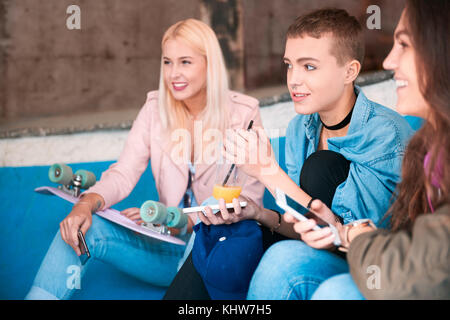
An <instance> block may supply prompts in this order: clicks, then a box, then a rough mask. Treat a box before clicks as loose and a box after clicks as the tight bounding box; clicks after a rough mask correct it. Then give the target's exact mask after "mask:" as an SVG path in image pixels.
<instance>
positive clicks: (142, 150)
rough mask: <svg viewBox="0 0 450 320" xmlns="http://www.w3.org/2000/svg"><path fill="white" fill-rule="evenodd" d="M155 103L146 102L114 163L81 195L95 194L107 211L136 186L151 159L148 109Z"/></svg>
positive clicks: (149, 110)
mask: <svg viewBox="0 0 450 320" xmlns="http://www.w3.org/2000/svg"><path fill="white" fill-rule="evenodd" d="M152 104H154V100H147V102H146V103H145V104H144V106H143V107H142V109H141V110H140V111H139V114H138V116H137V118H136V120H135V121H134V122H133V126H132V127H131V130H130V132H129V134H128V137H127V140H126V143H125V146H124V148H123V150H122V153H121V154H120V157H119V159H118V161H117V162H115V163H113V164H112V165H111V166H110V167H109V168H108V170H106V171H105V172H103V173H102V176H101V178H100V180H99V181H98V182H97V183H96V184H95V185H94V186H92V187H91V188H89V189H88V190H87V191H85V192H84V193H83V194H86V193H97V194H100V195H101V196H102V197H103V199H104V200H105V206H104V207H103V208H109V207H111V206H112V205H114V204H116V203H118V202H119V201H121V200H123V199H125V198H126V197H127V196H128V195H129V194H130V193H131V191H132V190H133V188H134V187H135V186H136V184H137V182H138V180H139V178H140V177H141V175H142V173H143V172H144V171H145V169H146V168H147V166H148V163H149V160H150V134H151V133H150V126H151V108H152Z"/></svg>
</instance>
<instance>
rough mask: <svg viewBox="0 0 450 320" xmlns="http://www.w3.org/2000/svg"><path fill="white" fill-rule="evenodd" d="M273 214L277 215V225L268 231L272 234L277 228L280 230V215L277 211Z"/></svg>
mask: <svg viewBox="0 0 450 320" xmlns="http://www.w3.org/2000/svg"><path fill="white" fill-rule="evenodd" d="M274 212H275V213H276V214H277V215H278V225H277V226H276V227H273V228H270V231H271V232H272V234H273V232H274V231H276V230H278V228H280V226H281V214H280V213H279V212H277V211H274Z"/></svg>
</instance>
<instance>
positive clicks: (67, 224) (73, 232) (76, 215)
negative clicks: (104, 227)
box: [59, 202, 92, 256]
mask: <svg viewBox="0 0 450 320" xmlns="http://www.w3.org/2000/svg"><path fill="white" fill-rule="evenodd" d="M91 224H92V213H91V209H90V206H89V204H88V203H84V202H83V203H79V204H75V206H74V207H73V208H72V211H71V212H70V213H69V215H68V216H67V217H66V218H65V219H64V220H63V221H61V223H60V224H59V228H60V231H61V237H62V239H63V240H64V242H66V243H67V244H68V245H69V246H71V247H72V249H73V250H74V251H75V253H76V254H77V255H78V256H80V255H81V251H80V248H79V241H78V230H81V232H82V233H83V235H85V234H86V231H87V230H88V229H89V228H90V226H91Z"/></svg>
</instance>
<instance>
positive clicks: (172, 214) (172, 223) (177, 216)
mask: <svg viewBox="0 0 450 320" xmlns="http://www.w3.org/2000/svg"><path fill="white" fill-rule="evenodd" d="M167 215H168V217H167V219H166V221H167V226H168V227H170V228H177V229H181V228H183V227H184V226H185V225H186V224H187V223H188V217H187V215H186V214H184V213H183V212H182V211H181V209H179V208H177V207H168V208H167Z"/></svg>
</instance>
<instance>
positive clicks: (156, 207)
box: [140, 200, 167, 224]
mask: <svg viewBox="0 0 450 320" xmlns="http://www.w3.org/2000/svg"><path fill="white" fill-rule="evenodd" d="M140 214H141V218H142V220H144V221H145V222H147V223H153V224H163V223H164V222H165V221H166V217H167V210H166V207H165V206H164V205H163V204H162V203H161V202H157V201H153V200H148V201H145V202H144V203H143V204H142V206H141V210H140Z"/></svg>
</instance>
